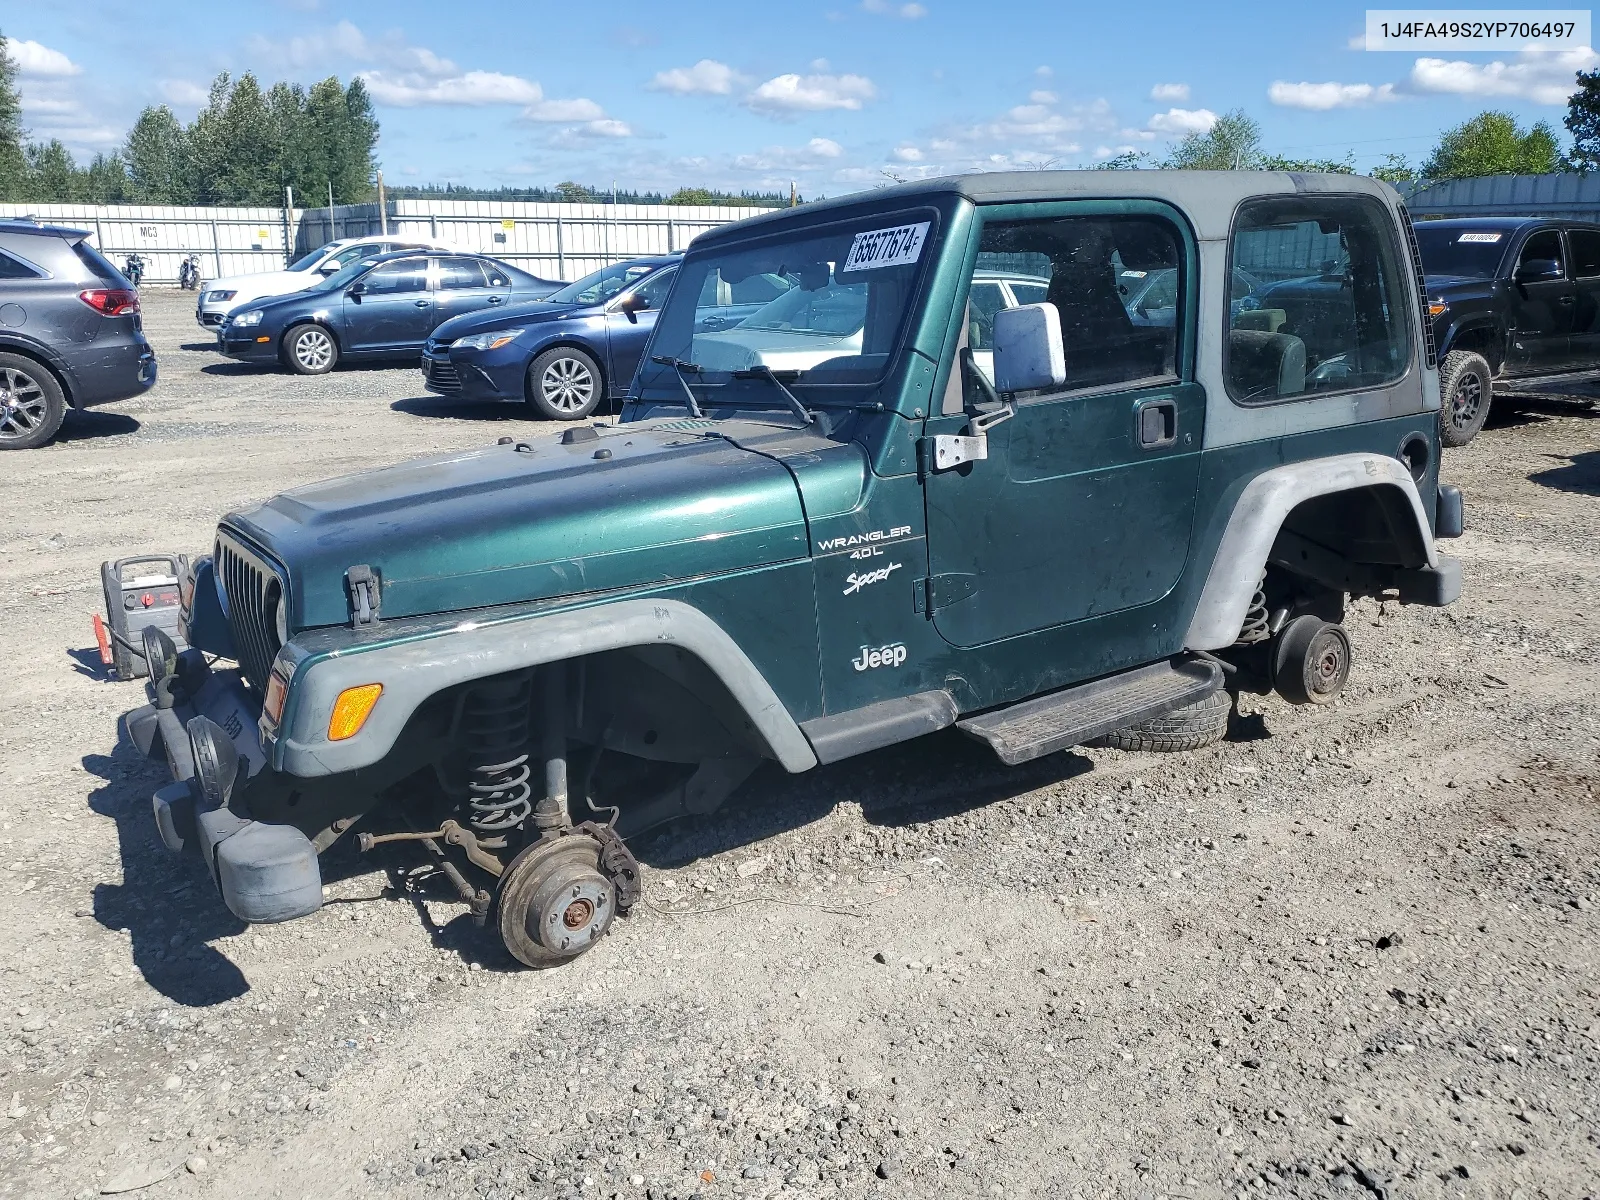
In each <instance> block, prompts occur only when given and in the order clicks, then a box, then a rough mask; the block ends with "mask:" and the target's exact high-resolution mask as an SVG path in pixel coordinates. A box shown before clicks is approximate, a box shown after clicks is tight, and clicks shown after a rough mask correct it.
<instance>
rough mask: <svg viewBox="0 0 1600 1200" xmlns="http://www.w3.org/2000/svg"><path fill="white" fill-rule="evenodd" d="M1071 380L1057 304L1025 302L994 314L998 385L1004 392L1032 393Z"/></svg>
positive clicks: (999, 389) (998, 388)
mask: <svg viewBox="0 0 1600 1200" xmlns="http://www.w3.org/2000/svg"><path fill="white" fill-rule="evenodd" d="M1066 381H1067V354H1066V350H1065V348H1064V347H1063V346H1062V344H1061V314H1060V313H1059V312H1058V311H1057V310H1056V306H1055V305H1054V304H1024V305H1022V306H1021V307H1019V308H1003V309H1001V310H1000V311H999V312H997V313H995V315H994V384H995V388H996V389H997V390H998V391H1000V392H1002V393H1005V392H1031V391H1036V390H1037V389H1039V388H1051V387H1060V386H1061V385H1062V384H1063V383H1065V382H1066Z"/></svg>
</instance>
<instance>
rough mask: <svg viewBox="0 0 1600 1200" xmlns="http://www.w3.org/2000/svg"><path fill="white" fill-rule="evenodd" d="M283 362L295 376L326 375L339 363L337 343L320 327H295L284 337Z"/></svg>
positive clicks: (331, 335)
mask: <svg viewBox="0 0 1600 1200" xmlns="http://www.w3.org/2000/svg"><path fill="white" fill-rule="evenodd" d="M283 360H284V362H286V363H288V365H289V369H290V370H291V371H293V372H294V373H295V374H296V375H326V374H327V373H328V372H329V371H331V370H333V368H334V365H335V364H336V363H337V362H338V361H339V343H338V342H336V341H334V340H333V334H331V333H329V332H328V331H327V330H326V329H324V328H323V327H322V326H321V325H296V326H295V327H294V328H293V329H291V330H290V331H289V332H288V334H286V335H285V336H284V339H283Z"/></svg>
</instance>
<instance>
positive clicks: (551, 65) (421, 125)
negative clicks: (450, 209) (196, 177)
mask: <svg viewBox="0 0 1600 1200" xmlns="http://www.w3.org/2000/svg"><path fill="white" fill-rule="evenodd" d="M7 7H8V10H9V11H8V13H7V15H6V16H5V17H3V18H0V32H3V33H4V34H5V36H6V37H7V38H8V39H9V40H10V41H11V43H12V46H11V49H12V53H13V55H14V56H15V57H17V58H18V60H19V61H20V63H21V65H22V67H23V76H22V91H23V100H24V120H25V122H26V123H27V125H28V126H29V127H30V128H31V130H32V131H33V133H34V135H35V136H36V137H37V136H47V137H48V136H55V137H60V138H61V139H62V140H63V141H65V142H66V143H67V144H68V145H69V146H70V147H71V148H72V149H73V150H74V151H75V152H76V153H78V154H80V155H85V154H88V153H92V152H93V151H95V150H102V149H110V148H113V147H114V146H116V145H117V144H119V143H120V141H121V140H122V137H123V135H124V133H125V131H126V129H127V126H128V124H129V123H130V122H131V121H132V119H133V117H134V116H135V115H136V114H137V112H138V110H139V109H140V108H141V107H142V106H143V105H145V104H150V103H168V104H170V105H172V107H173V108H174V109H175V110H176V111H177V112H178V114H179V115H180V116H182V117H183V118H185V119H187V118H189V117H191V116H192V115H193V114H194V112H195V111H196V109H197V108H198V107H199V105H200V104H201V103H202V102H203V100H204V93H205V87H206V85H207V83H208V82H209V80H210V79H211V77H212V76H214V75H215V74H216V73H217V72H218V71H221V70H229V71H233V72H235V73H239V72H242V71H245V70H250V71H254V72H255V73H256V75H257V76H258V77H259V78H261V79H262V80H263V81H265V82H270V81H272V80H275V79H296V80H301V81H310V80H314V79H318V78H322V77H325V76H327V75H329V74H336V75H338V76H340V77H341V78H345V79H348V78H349V77H350V76H352V75H355V74H361V75H362V76H363V77H364V78H366V80H367V82H368V86H369V87H370V88H371V90H372V92H373V95H374V97H375V99H376V100H377V102H378V105H377V106H378V114H379V117H380V120H381V122H382V127H383V136H382V141H381V143H380V146H379V156H380V159H381V161H382V165H383V168H384V171H385V174H386V176H387V178H388V179H389V180H391V181H392V182H398V183H406V182H417V183H423V182H446V181H451V182H460V183H473V184H480V185H498V184H513V185H516V184H521V185H536V184H550V183H554V182H556V181H558V180H561V179H577V180H580V181H582V182H586V183H591V184H601V185H604V184H606V183H609V182H610V181H611V180H613V179H615V180H616V181H617V182H618V184H619V186H622V187H632V188H640V189H663V190H670V189H673V188H676V187H679V186H683V185H693V184H707V185H712V186H718V187H728V188H735V189H738V188H752V189H755V188H760V189H769V188H785V189H786V188H787V187H788V183H789V181H790V180H791V179H793V180H796V181H797V182H798V183H799V186H800V189H801V191H802V192H803V193H805V194H806V195H810V196H815V195H818V194H828V195H837V194H840V193H843V192H847V191H855V190H859V189H860V188H863V187H870V186H873V185H874V184H876V183H880V182H883V181H884V180H885V179H886V178H889V177H899V178H913V177H916V176H919V175H928V174H943V173H947V172H954V171H965V170H972V169H981V168H999V167H1006V166H1019V165H1041V164H1048V165H1053V166H1060V167H1072V166H1079V165H1089V164H1092V163H1094V162H1095V161H1097V160H1099V159H1102V158H1104V157H1106V156H1108V155H1110V154H1113V153H1116V152H1117V151H1119V150H1122V149H1126V148H1129V147H1133V148H1138V149H1142V150H1148V151H1151V152H1153V153H1156V154H1160V153H1162V152H1163V151H1164V150H1165V148H1166V147H1167V146H1168V145H1169V144H1170V142H1171V140H1172V139H1173V138H1175V137H1179V136H1181V135H1182V134H1183V133H1185V132H1187V131H1189V130H1192V129H1200V128H1205V127H1206V126H1207V124H1208V123H1209V122H1210V121H1211V120H1213V119H1214V118H1215V115H1216V114H1218V113H1222V112H1226V111H1228V110H1230V109H1233V108H1243V109H1245V110H1246V111H1247V112H1249V113H1250V114H1251V115H1252V116H1254V117H1255V118H1256V119H1257V120H1259V121H1260V122H1261V125H1262V129H1263V132H1264V135H1265V139H1264V140H1265V143H1266V146H1267V148H1268V149H1269V150H1270V151H1273V152H1277V153H1281V154H1285V155H1290V156H1295V157H1329V158H1342V157H1344V156H1345V154H1346V153H1349V152H1353V153H1354V155H1355V159H1356V163H1357V165H1358V167H1367V166H1370V165H1371V164H1373V163H1375V162H1377V161H1378V160H1379V159H1381V158H1382V157H1383V156H1384V155H1385V154H1387V153H1390V152H1397V153H1401V154H1404V155H1406V156H1407V157H1409V158H1410V159H1412V160H1413V161H1416V160H1419V159H1421V158H1423V157H1425V156H1426V154H1427V152H1428V150H1429V149H1430V148H1431V146H1432V145H1433V142H1434V140H1435V139H1436V137H1437V135H1438V133H1439V131H1440V130H1441V129H1444V128H1446V127H1448V126H1450V125H1452V124H1456V123H1459V122H1460V121H1462V120H1465V119H1466V118H1467V117H1469V116H1471V115H1473V114H1474V113H1476V112H1478V111H1480V110H1481V109H1484V108H1488V107H1494V108H1504V109H1509V110H1511V111H1513V112H1515V113H1516V114H1517V115H1518V116H1519V117H1520V118H1521V119H1523V120H1524V121H1532V120H1538V119H1545V120H1549V121H1550V122H1551V123H1552V124H1553V125H1555V126H1556V127H1557V129H1558V130H1559V129H1560V121H1561V117H1562V116H1563V115H1564V113H1565V102H1566V96H1567V94H1568V92H1570V91H1571V89H1572V77H1573V74H1574V72H1575V71H1576V70H1578V69H1580V68H1582V69H1593V68H1594V67H1595V65H1596V64H1597V63H1600V56H1597V55H1596V54H1595V53H1594V52H1593V51H1591V50H1581V51H1565V52H1547V53H1521V54H1499V55H1492V54H1460V53H1439V52H1433V53H1431V54H1429V55H1411V54H1401V53H1367V52H1365V51H1364V50H1362V49H1359V48H1357V47H1358V45H1359V42H1360V35H1361V32H1362V29H1363V25H1364V13H1365V6H1364V5H1362V6H1358V5H1355V4H1347V3H1324V4H1321V5H1316V6H1311V5H1278V6H1259V5H1249V6H1246V5H1222V4H1212V5H1206V4H1200V3H1194V2H1193V0H1188V2H1183V3H1176V2H1168V0H1153V2H1152V0H1146V2H1144V3H1138V4H1132V3H1122V4H1106V3H1092V4H1084V3H1068V2H1064V0H1044V2H1034V0H1027V2H1021V0H1013V2H1007V0H990V2H989V3H986V4H974V3H972V2H971V0H963V2H962V3H956V2H955V0H821V2H820V3H806V4H795V3H790V4H774V3H763V2H761V0H753V2H752V0H744V2H742V3H722V2H719V0H677V2H676V3H674V4H661V3H654V4H647V3H642V2H638V0H600V2H591V3H573V2H570V0H569V2H567V3H561V4H555V3H549V2H547V0H522V2H519V3H490V2H473V0H455V2H454V3H438V2H434V3H422V2H419V0H385V3H383V4H381V5H380V4H351V3H339V2H338V0H256V2H255V3H253V4H249V5H241V4H215V3H212V4H203V5H202V4H192V3H188V4H186V3H175V2H171V0H146V2H144V3H141V4H139V5H119V6H111V5H103V4H81V5H76V4H67V5H53V6H47V5H36V6H34V5H30V6H22V5H11V6H7Z"/></svg>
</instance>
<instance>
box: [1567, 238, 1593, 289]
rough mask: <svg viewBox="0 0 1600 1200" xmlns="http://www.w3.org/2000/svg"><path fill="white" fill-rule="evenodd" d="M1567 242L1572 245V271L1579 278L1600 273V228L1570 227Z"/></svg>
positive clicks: (1589, 277)
mask: <svg viewBox="0 0 1600 1200" xmlns="http://www.w3.org/2000/svg"><path fill="white" fill-rule="evenodd" d="M1567 243H1568V244H1569V245H1570V246H1571V247H1572V273H1573V274H1574V275H1576V276H1577V277H1578V278H1579V279H1593V278H1594V277H1595V276H1597V275H1600V229H1569V230H1567Z"/></svg>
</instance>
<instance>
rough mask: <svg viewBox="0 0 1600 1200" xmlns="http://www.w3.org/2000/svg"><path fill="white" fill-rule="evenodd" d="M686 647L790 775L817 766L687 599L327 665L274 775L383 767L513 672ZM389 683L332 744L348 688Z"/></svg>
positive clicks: (295, 719) (369, 652)
mask: <svg viewBox="0 0 1600 1200" xmlns="http://www.w3.org/2000/svg"><path fill="white" fill-rule="evenodd" d="M645 645H670V646H681V647H683V648H684V649H685V650H687V651H688V652H690V653H691V654H694V655H695V656H697V657H698V658H699V659H700V660H701V661H702V662H704V663H705V665H706V666H707V667H709V668H710V669H711V671H712V672H714V673H715V674H716V676H717V677H718V678H719V679H721V680H722V682H723V684H724V685H725V686H726V687H727V689H728V691H729V692H730V693H732V695H733V697H734V699H735V700H737V701H738V702H739V705H740V707H741V708H742V709H743V710H744V712H745V714H746V715H747V716H748V717H749V719H750V722H751V723H752V724H753V725H754V726H755V728H756V730H757V731H758V732H759V733H760V735H761V736H762V737H763V738H764V739H765V740H766V743H767V746H768V748H769V749H770V750H771V752H772V756H773V757H774V758H775V759H777V760H778V761H779V762H780V763H782V764H783V765H784V767H785V768H786V769H788V770H790V771H804V770H808V769H809V768H811V767H814V766H816V765H817V756H816V754H815V753H813V752H812V749H811V744H810V743H809V742H807V741H806V738H805V735H804V734H803V733H801V732H800V727H799V726H798V725H797V724H796V723H795V721H794V718H793V717H792V716H790V714H789V710H788V709H787V708H785V707H784V704H783V701H782V700H780V699H779V698H778V695H777V693H776V692H774V691H773V690H772V685H771V684H769V683H768V682H767V681H766V678H765V677H764V676H763V675H762V674H761V672H760V671H758V670H757V669H756V667H755V664H754V663H752V662H751V661H750V659H749V657H748V656H747V655H746V654H745V652H744V651H743V650H742V649H740V648H739V645H738V643H737V642H735V641H734V640H733V639H732V638H731V637H729V636H728V634H727V632H726V631H725V630H724V629H723V628H722V627H721V626H720V625H718V624H717V623H716V622H715V621H713V620H712V619H711V618H710V617H708V616H706V615H705V614H704V613H703V612H701V611H700V610H699V609H697V608H693V607H691V606H689V605H687V604H685V603H683V602H682V601H680V600H621V601H618V602H616V603H614V604H605V605H601V606H598V607H594V608H583V609H577V610H574V611H570V612H560V613H551V614H549V615H547V616H534V617H528V618H526V619H523V620H516V621H504V622H497V623H493V624H486V625H481V626H480V625H478V624H476V623H475V622H473V621H470V620H467V621H463V622H462V623H461V624H459V625H456V626H452V627H451V628H448V629H444V630H441V631H439V632H438V633H435V634H430V635H428V636H425V637H420V638H416V639H413V640H408V641H397V642H390V643H387V644H382V643H380V644H379V645H376V646H373V647H372V648H370V649H368V648H364V647H362V646H360V645H354V646H351V647H350V648H349V649H347V650H344V651H342V652H340V653H336V654H334V655H332V656H330V657H328V658H323V659H318V660H316V661H314V662H312V663H311V664H310V665H309V666H307V667H304V668H302V669H301V670H299V671H297V672H296V673H295V679H294V682H293V685H292V686H293V690H294V693H295V698H296V699H295V705H294V710H293V712H292V713H290V715H289V719H290V726H289V727H288V728H286V729H284V730H282V731H280V733H279V735H278V737H277V739H276V741H275V743H274V745H273V747H272V752H271V753H272V762H273V766H275V767H276V768H278V769H279V770H281V771H285V772H287V773H288V774H290V775H296V776H300V777H312V776H319V775H337V774H342V773H343V772H346V771H353V770H356V769H357V768H360V767H365V766H370V765H372V764H373V763H376V762H379V761H381V760H382V759H383V758H384V757H385V756H386V755H387V754H388V753H389V751H390V749H392V748H393V746H394V743H395V741H396V739H397V738H398V737H399V736H400V734H401V731H402V730H404V728H405V726H406V722H407V721H409V720H410V719H411V715H412V714H413V713H414V712H416V710H417V707H418V706H419V705H420V704H422V702H423V701H424V700H426V699H427V698H428V697H430V696H432V695H434V694H435V693H436V692H439V691H441V690H442V689H444V688H447V687H451V686H453V685H456V684H461V683H468V682H470V681H472V680H474V679H482V678H484V677H486V676H489V675H498V674H500V673H502V672H504V671H516V670H520V669H522V668H524V667H533V666H539V665H540V664H543V663H551V662H561V661H564V660H566V659H571V658H577V657H579V656H581V655H585V654H595V653H599V652H601V651H605V650H620V649H625V648H627V647H629V646H645ZM365 683H381V684H383V693H382V695H381V696H380V697H379V698H378V703H377V705H376V707H374V708H373V710H372V715H371V716H370V717H369V718H368V719H367V723H366V725H365V726H364V727H363V728H362V730H361V732H360V733H358V734H356V735H355V736H354V737H352V738H348V739H346V740H344V741H339V742H330V741H329V740H328V734H327V731H328V718H329V717H330V716H331V715H332V713H333V705H334V701H335V700H337V699H338V696H339V693H340V692H342V691H343V690H344V689H346V688H351V687H357V686H359V685H361V684H365Z"/></svg>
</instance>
